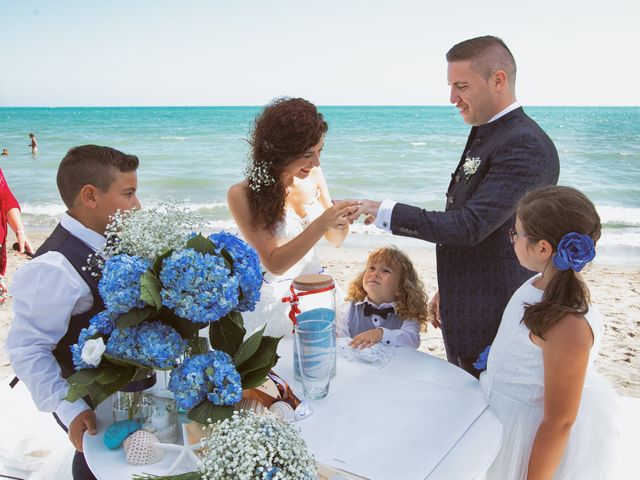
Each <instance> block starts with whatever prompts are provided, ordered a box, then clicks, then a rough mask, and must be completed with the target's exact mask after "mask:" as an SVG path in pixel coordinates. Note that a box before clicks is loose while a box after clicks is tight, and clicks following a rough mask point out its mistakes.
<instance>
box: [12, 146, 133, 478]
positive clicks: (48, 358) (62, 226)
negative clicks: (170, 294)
mask: <svg viewBox="0 0 640 480" xmlns="http://www.w3.org/2000/svg"><path fill="white" fill-rule="evenodd" d="M137 168H138V157H136V156H134V155H127V154H124V153H122V152H120V151H118V150H115V149H113V148H109V147H101V146H97V145H83V146H80V147H75V148H72V149H71V150H69V152H68V153H67V155H66V156H65V157H64V159H63V160H62V162H61V163H60V166H59V167H58V175H57V184H58V190H59V191H60V196H61V197H62V200H63V201H64V203H65V205H66V206H67V209H68V210H67V212H66V213H65V214H64V215H63V217H62V219H61V221H60V223H59V224H58V226H57V227H56V228H55V230H54V231H53V233H52V234H51V235H50V236H49V238H47V240H45V242H44V243H43V244H42V246H41V247H40V248H39V249H38V251H37V252H36V254H35V257H34V259H33V260H31V261H30V262H29V263H28V264H26V265H25V266H23V267H22V268H21V269H20V270H19V271H18V272H16V274H15V277H14V282H13V285H12V286H11V288H10V291H11V294H12V295H13V310H14V321H13V325H12V327H11V330H10V332H9V334H8V336H7V343H6V348H7V352H8V353H9V357H10V359H11V366H12V367H13V370H14V371H15V373H16V375H17V377H18V378H20V379H21V380H22V381H23V382H24V383H25V385H26V386H27V388H28V389H29V391H30V393H31V396H32V398H33V401H34V403H35V404H36V406H37V407H38V409H39V410H41V411H44V412H52V413H53V415H54V417H55V418H56V420H57V421H58V423H59V424H60V425H61V426H62V427H63V428H64V429H65V430H66V431H67V432H68V434H69V439H70V440H71V443H73V446H74V447H75V449H76V454H75V457H74V459H73V478H74V480H79V479H82V480H91V479H94V478H95V477H94V476H93V474H92V473H91V471H90V469H89V468H88V466H87V464H86V461H85V458H84V455H83V454H82V437H83V435H84V432H85V431H87V432H89V434H91V435H95V434H96V417H95V413H94V412H93V409H92V408H91V407H92V406H91V405H88V404H87V402H86V401H85V400H82V399H81V400H77V401H75V402H68V401H67V400H65V399H64V398H65V396H66V394H67V390H68V385H67V382H66V380H65V378H66V377H68V376H69V375H71V374H72V373H73V372H74V368H73V362H72V360H71V351H70V346H71V345H73V344H74V343H76V342H77V339H78V334H79V333H80V330H81V329H82V328H86V327H88V325H89V320H90V319H91V317H93V315H95V314H96V313H97V312H99V311H101V310H103V309H104V305H103V303H102V300H101V299H100V295H99V294H98V280H97V279H96V278H95V277H93V276H92V275H91V272H90V271H87V270H86V269H83V267H86V266H87V257H88V256H89V255H90V254H92V253H93V252H95V251H96V250H98V249H99V248H100V247H102V246H103V245H104V243H105V241H106V239H105V237H104V235H103V233H104V231H105V230H106V226H107V224H108V223H109V218H110V216H111V215H113V214H114V213H115V212H116V210H129V209H132V208H139V207H140V202H138V198H137V197H136V189H137V185H138V180H137V175H136V169H137Z"/></svg>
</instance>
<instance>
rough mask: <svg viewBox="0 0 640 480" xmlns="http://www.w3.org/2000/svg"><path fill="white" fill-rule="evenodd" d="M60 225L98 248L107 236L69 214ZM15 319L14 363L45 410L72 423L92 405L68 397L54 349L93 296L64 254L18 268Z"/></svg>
mask: <svg viewBox="0 0 640 480" xmlns="http://www.w3.org/2000/svg"><path fill="white" fill-rule="evenodd" d="M60 223H61V225H62V226H63V227H64V228H65V229H66V230H68V231H69V232H70V233H71V234H72V235H74V236H75V237H77V238H79V239H80V240H82V241H83V242H84V243H86V244H87V245H88V246H89V247H91V248H92V249H93V250H97V249H98V248H100V247H101V246H102V245H104V243H105V238H104V237H103V236H102V235H100V234H98V233H96V232H94V231H93V230H90V229H88V228H87V227H85V226H84V225H82V223H80V222H78V221H77V220H76V219H74V218H73V217H71V216H69V215H68V214H66V213H65V214H64V215H63V217H62V220H61V221H60ZM9 290H10V292H11V295H13V312H14V320H13V325H12V327H11V330H10V331H9V334H8V336H7V343H6V348H7V352H8V354H9V358H10V359H11V366H12V368H13V371H14V372H15V373H16V375H17V376H18V378H20V380H21V381H23V382H24V383H25V385H26V386H27V388H28V389H29V392H31V396H32V398H33V401H34V403H35V404H36V406H37V407H38V409H39V410H41V411H43V412H55V413H56V414H57V415H58V417H59V418H60V420H61V421H62V423H64V424H65V425H66V426H67V427H68V426H69V424H70V423H71V421H72V420H73V419H74V418H75V417H76V416H77V415H78V414H79V413H80V412H82V411H84V410H86V409H87V408H89V407H88V405H87V404H86V403H85V402H84V401H83V400H82V399H80V400H77V401H75V402H68V401H66V400H64V397H65V396H66V395H67V390H68V389H69V386H68V384H67V381H66V380H65V379H64V378H62V375H61V371H60V366H59V365H58V362H57V361H56V358H55V357H54V356H53V349H54V348H55V347H56V345H57V344H58V342H59V341H60V339H61V338H62V337H63V336H64V335H65V334H66V333H67V328H68V326H69V319H70V318H71V316H72V315H78V314H80V313H84V312H86V311H88V310H89V309H90V308H91V307H92V305H93V295H92V294H91V290H90V289H89V286H88V285H87V284H86V283H85V281H84V280H83V279H82V277H81V276H80V274H79V273H78V272H77V271H76V269H75V268H73V266H72V265H71V263H69V261H68V260H67V259H66V258H65V256H64V255H62V254H61V253H59V252H47V253H45V254H44V255H41V256H39V257H36V258H34V259H33V260H31V261H29V263H27V264H26V265H24V266H23V267H22V268H20V270H18V271H17V272H16V274H15V276H14V281H13V284H12V285H11V287H10V289H9Z"/></svg>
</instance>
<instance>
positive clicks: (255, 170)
mask: <svg viewBox="0 0 640 480" xmlns="http://www.w3.org/2000/svg"><path fill="white" fill-rule="evenodd" d="M247 180H248V183H249V188H250V189H251V190H253V191H254V192H259V191H260V190H262V189H263V188H264V187H270V186H271V185H273V184H274V183H276V179H275V178H273V175H271V173H270V172H269V168H268V167H267V166H266V165H265V164H263V163H252V164H251V165H249V168H248V170H247Z"/></svg>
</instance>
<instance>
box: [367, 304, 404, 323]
mask: <svg viewBox="0 0 640 480" xmlns="http://www.w3.org/2000/svg"><path fill="white" fill-rule="evenodd" d="M395 311H396V309H395V308H393V307H385V308H377V307H374V306H373V305H371V304H370V303H365V304H364V316H365V317H370V316H371V315H377V316H379V317H381V318H384V319H385V320H386V319H387V316H388V315H389V314H390V313H393V312H395Z"/></svg>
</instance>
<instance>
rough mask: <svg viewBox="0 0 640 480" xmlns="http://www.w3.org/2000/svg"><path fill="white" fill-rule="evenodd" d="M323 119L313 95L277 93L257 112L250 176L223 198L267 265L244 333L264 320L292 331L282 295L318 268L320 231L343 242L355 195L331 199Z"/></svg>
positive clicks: (269, 331)
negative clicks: (308, 98)
mask: <svg viewBox="0 0 640 480" xmlns="http://www.w3.org/2000/svg"><path fill="white" fill-rule="evenodd" d="M327 130H328V125H327V122H326V121H325V120H324V118H323V116H322V114H321V113H319V112H318V110H317V108H316V107H315V106H314V105H313V104H312V103H310V102H308V101H306V100H303V99H301V98H281V99H277V100H275V101H273V102H272V103H271V104H269V105H267V106H266V107H265V108H264V110H263V111H262V112H261V113H260V115H258V117H257V118H256V120H255V124H254V128H253V131H252V133H251V138H250V144H251V155H250V160H251V161H250V164H249V168H248V171H247V178H246V179H245V180H244V181H242V182H240V183H237V184H235V185H233V186H231V188H229V191H228V193H227V203H228V205H229V210H230V211H231V215H232V216H233V218H234V220H235V221H236V223H237V225H238V228H239V229H240V232H241V234H242V236H243V237H244V239H245V240H246V241H247V242H248V243H249V244H250V245H251V246H253V247H254V248H255V249H256V251H257V252H258V255H259V256H260V261H261V263H262V266H263V268H264V269H265V270H266V273H265V277H264V283H263V286H262V290H261V294H260V302H259V303H258V305H257V306H256V309H255V310H254V311H253V312H245V313H243V314H242V317H243V320H244V324H245V328H246V330H247V334H250V333H251V332H253V331H255V330H256V329H258V328H260V327H261V326H262V325H265V324H266V330H265V334H266V335H271V336H282V335H287V334H290V333H291V331H292V328H293V325H292V324H291V321H290V320H289V318H288V316H287V310H288V308H289V304H285V303H282V301H281V299H282V297H284V296H286V295H287V293H288V289H289V285H290V284H291V280H293V278H295V277H296V276H298V275H302V274H309V273H320V272H321V271H322V265H321V264H320V262H319V260H318V258H317V256H316V255H315V252H314V248H313V247H314V245H315V244H316V243H317V242H318V241H319V240H320V239H321V238H322V237H324V238H325V239H326V240H327V241H328V242H329V243H331V244H333V245H334V246H336V247H337V246H340V244H341V243H342V241H343V240H344V238H345V237H346V235H347V233H348V231H349V221H348V219H347V215H348V214H349V213H350V212H351V211H352V210H355V208H356V207H357V202H356V201H343V202H335V203H332V201H331V197H330V195H329V189H328V186H327V182H326V181H325V178H324V175H323V174H322V171H321V170H320V154H321V152H322V148H323V146H324V137H325V133H326V132H327Z"/></svg>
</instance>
